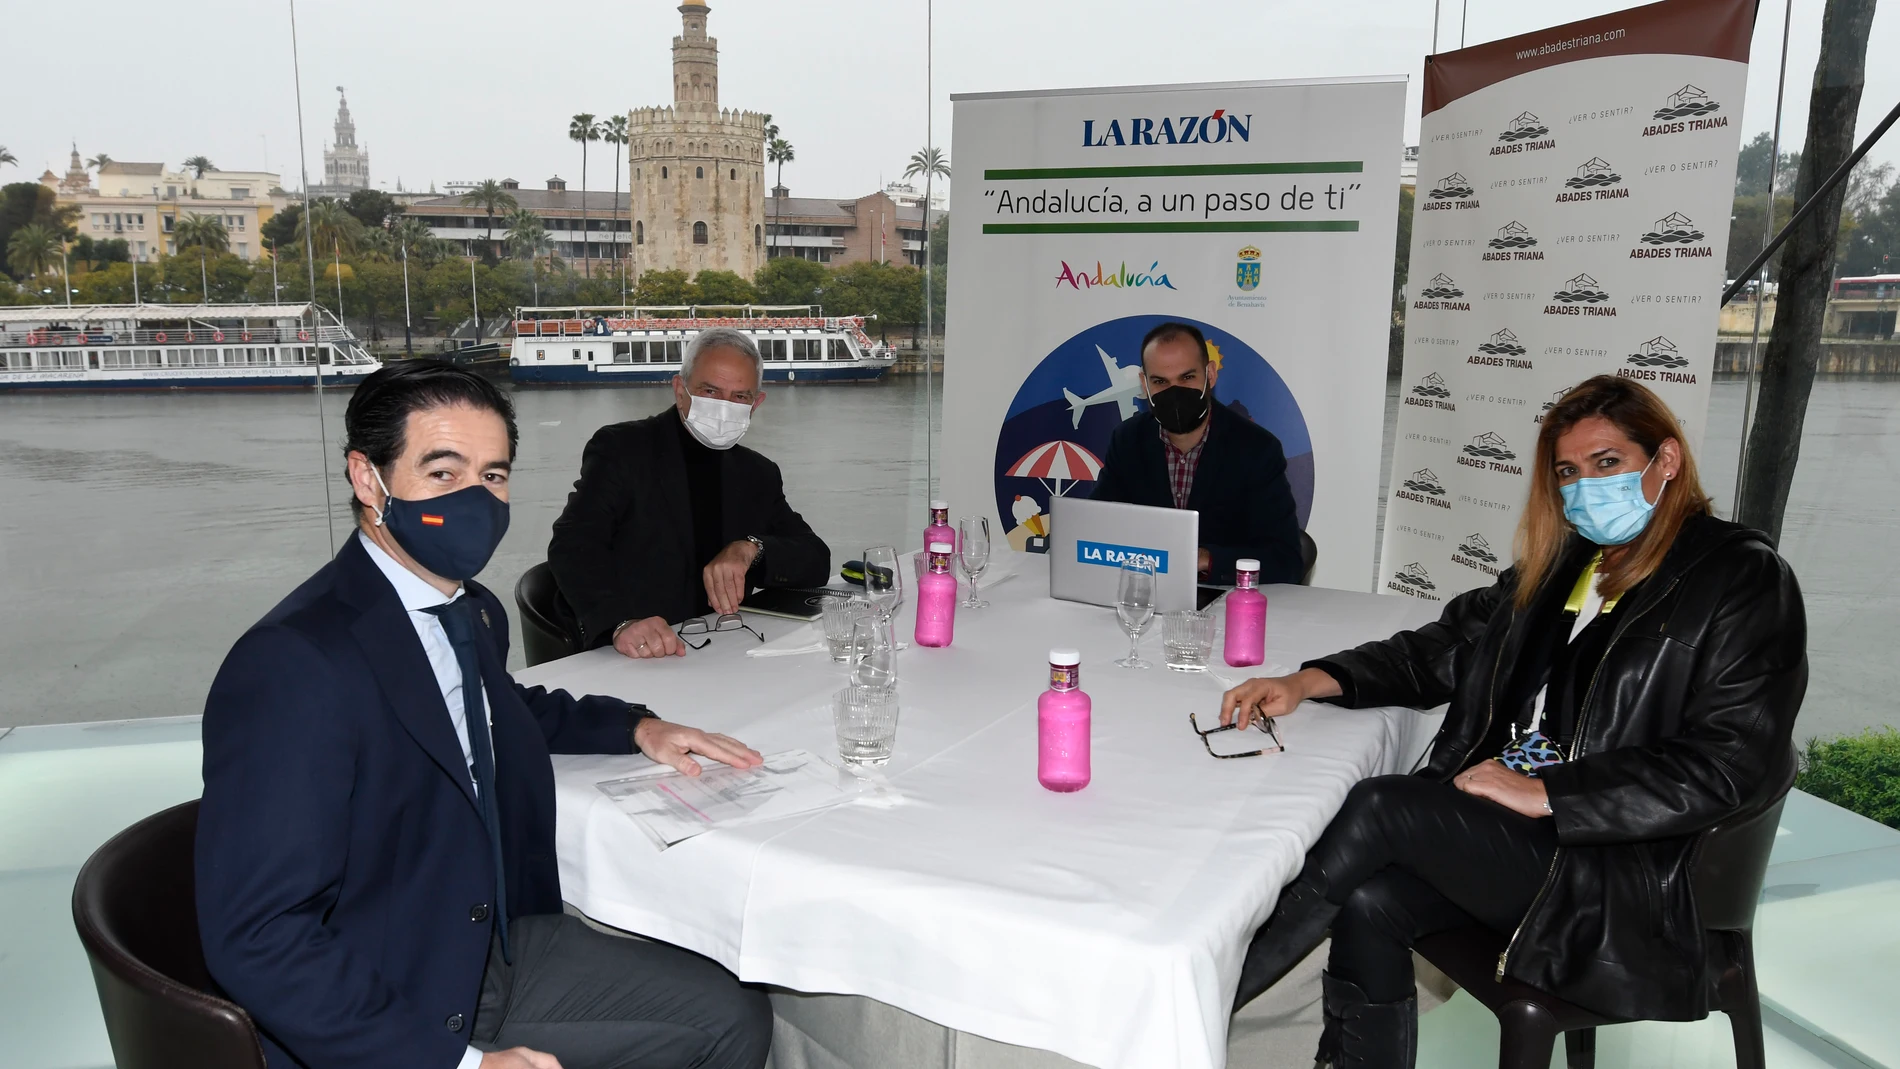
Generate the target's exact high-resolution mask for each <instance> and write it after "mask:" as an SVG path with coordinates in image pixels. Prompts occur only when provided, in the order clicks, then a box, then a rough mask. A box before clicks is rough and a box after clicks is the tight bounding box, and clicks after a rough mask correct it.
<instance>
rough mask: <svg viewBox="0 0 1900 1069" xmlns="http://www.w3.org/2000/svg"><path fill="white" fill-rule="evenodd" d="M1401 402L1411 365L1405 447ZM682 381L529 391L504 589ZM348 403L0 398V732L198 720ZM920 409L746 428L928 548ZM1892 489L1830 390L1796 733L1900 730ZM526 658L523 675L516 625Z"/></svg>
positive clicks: (840, 531) (1894, 410)
mask: <svg viewBox="0 0 1900 1069" xmlns="http://www.w3.org/2000/svg"><path fill="white" fill-rule="evenodd" d="M1397 396H1398V383H1397V381H1396V380H1394V381H1393V382H1392V383H1391V384H1390V385H1389V388H1388V396H1387V406H1386V412H1387V414H1386V442H1387V445H1388V447H1389V446H1390V443H1391V440H1392V433H1393V430H1392V428H1393V426H1394V422H1395V418H1396V408H1397ZM670 397H671V395H670V393H669V392H668V391H667V390H666V389H665V388H638V387H619V388H613V387H605V388H599V389H564V390H555V389H532V390H522V391H519V392H517V393H516V394H515V403H516V405H517V407H518V418H519V422H520V427H521V447H520V452H519V455H518V458H517V461H516V468H515V475H514V478H513V480H512V485H513V489H512V500H513V502H514V505H513V521H512V524H511V526H510V529H509V532H508V536H507V538H506V539H505V540H504V541H503V543H502V546H501V548H500V550H499V551H498V552H497V554H496V556H495V560H494V562H493V563H491V564H490V565H489V567H488V569H487V571H486V572H485V573H484V574H483V575H482V577H481V578H482V580H483V581H484V582H485V583H487V584H488V585H489V586H491V587H492V588H494V589H495V590H496V592H497V593H499V594H501V596H502V597H503V600H504V601H505V602H508V603H509V604H511V605H512V598H511V592H512V589H513V585H514V581H515V578H516V577H517V576H519V575H520V574H521V572H522V571H524V570H525V569H526V568H528V567H529V566H530V565H532V564H534V563H535V562H537V561H539V560H541V559H543V557H544V556H545V553H546V549H547V540H548V532H549V529H550V527H551V526H552V524H553V521H554V519H555V517H556V516H557V515H559V513H560V510H561V507H562V505H563V504H564V502H565V500H566V495H567V491H568V490H569V489H570V488H571V486H572V483H573V480H574V477H575V474H576V473H577V471H578V469H579V462H580V454H581V449H582V447H583V446H584V445H585V444H586V442H587V439H588V437H589V436H590V435H591V434H592V433H593V431H594V430H595V429H596V428H598V427H599V426H601V425H602V424H605V423H611V422H615V421H618V420H624V419H633V418H638V417H641V416H645V415H649V414H651V413H653V412H656V411H659V410H660V409H661V408H662V407H664V406H665V405H666V404H668V403H670ZM346 399H347V394H346V393H343V392H337V391H328V392H326V394H325V396H324V398H323V404H324V406H325V418H324V419H323V421H322V422H321V424H320V423H319V421H318V419H317V398H316V397H315V396H314V395H312V394H309V393H258V394H192V393H176V394H159V395H122V396H110V395H104V394H48V395H42V396H29V395H23V394H4V395H0V606H4V607H5V612H4V614H3V615H0V679H4V680H5V682H6V685H5V686H4V687H0V729H4V728H6V727H10V726H14V725H20V724H44V723H63V722H73V721H91V720H115V719H123V718H127V717H147V716H172V715H177V714H181V713H195V712H198V711H199V710H200V708H201V706H202V703H203V700H204V694H205V690H206V687H207V686H208V685H209V683H210V680H211V677H212V675H213V674H214V673H215V672H216V670H217V665H218V663H219V661H220V660H221V659H222V657H223V656H224V653H225V651H226V650H227V649H229V647H230V645H231V643H232V641H233V640H234V639H235V638H236V637H237V636H238V635H239V634H240V633H241V632H242V631H243V630H244V629H245V627H247V626H248V625H249V624H250V623H251V622H252V621H254V620H256V619H257V618H258V617H259V616H260V615H262V614H263V613H264V612H265V611H266V610H268V609H269V608H270V606H271V605H272V604H274V603H275V602H276V601H277V600H278V599H280V598H281V597H282V596H283V595H284V594H285V593H286V592H288V591H289V590H290V589H291V588H292V587H294V586H295V585H296V584H297V583H298V582H299V581H301V580H302V579H304V578H305V577H306V576H308V575H309V574H310V573H311V572H312V571H314V570H315V569H316V568H317V567H319V566H320V565H321V564H322V563H323V561H324V560H326V559H327V558H328V556H329V554H330V553H331V537H332V530H334V533H335V536H336V537H338V538H341V537H344V536H345V535H347V534H348V532H349V531H350V530H351V527H350V523H351V520H350V516H349V511H348V496H347V495H348V490H347V488H346V486H345V484H344V482H343V477H342V467H341V463H340V452H339V451H338V449H337V436H338V434H339V432H340V430H341V425H342V405H343V403H344V402H345V401H346ZM1740 408H1741V388H1740V385H1739V384H1737V383H1731V382H1718V383H1717V384H1716V385H1715V388H1714V393H1713V396H1712V399H1711V408H1710V427H1711V430H1710V432H1709V435H1708V441H1707V442H1705V443H1704V447H1703V450H1702V453H1701V456H1700V460H1701V463H1702V470H1703V473H1704V478H1705V481H1706V484H1707V486H1708V487H1709V488H1710V490H1711V491H1713V492H1714V493H1715V495H1716V497H1717V499H1718V506H1719V507H1721V508H1724V509H1725V508H1726V507H1727V506H1728V504H1729V496H1730V495H1729V491H1730V488H1731V487H1732V485H1733V482H1734V471H1735V449H1736V441H1737V425H1738V422H1739V416H1740ZM925 412H926V403H925V397H924V385H923V382H922V381H921V380H920V379H917V378H914V377H903V378H891V379H889V380H887V381H885V382H881V383H877V384H871V385H859V386H849V385H840V386H815V385H814V386H798V387H793V388H781V389H774V390H772V391H771V393H770V397H769V399H768V401H767V403H766V405H765V406H764V407H763V408H762V409H761V410H760V413H759V416H758V418H757V419H756V420H755V422H754V424H753V429H752V431H751V432H750V433H749V434H748V436H747V438H746V444H747V445H750V446H752V447H753V448H756V449H758V450H760V451H761V452H763V453H765V454H766V455H767V456H769V457H771V458H772V459H774V460H776V461H777V462H778V464H779V466H780V468H781V469H782V470H783V472H784V475H785V485H786V490H787V493H788V495H789V497H790V499H791V502H792V505H793V507H794V508H797V509H798V510H799V511H800V512H801V513H803V514H804V516H805V517H806V519H807V520H809V521H810V522H811V524H812V526H813V527H814V528H815V529H817V531H818V533H819V534H820V535H822V536H823V537H824V538H825V540H826V541H827V542H828V543H829V544H830V545H831V547H832V556H833V559H834V562H835V561H842V560H844V559H847V558H848V557H853V556H856V555H857V553H858V551H859V550H860V549H861V548H862V547H864V546H866V545H877V544H881V543H889V544H893V545H898V546H909V545H910V544H911V543H912V542H914V541H915V540H916V537H917V532H918V531H919V530H920V529H921V528H922V526H923V522H922V521H923V518H924V514H925V512H924V509H925V498H926V494H927V491H926V490H925V464H924V457H925V423H924V414H925ZM319 426H322V427H323V439H324V442H327V453H328V456H329V459H330V472H329V476H328V480H327V482H326V478H325V474H324V471H323V465H322V461H323V458H324V456H325V454H326V448H325V445H324V444H321V443H320V440H319V438H320V436H319ZM942 455H943V453H942V447H941V443H939V449H938V456H939V457H941V456H942ZM1386 475H1389V472H1383V473H1382V485H1381V493H1380V498H1381V500H1383V498H1384V490H1383V479H1384V477H1385V476H1386ZM326 485H327V486H328V488H329V490H330V497H331V500H330V501H329V502H328V504H327V505H326V502H325V488H326ZM1896 485H1900V382H1895V381H1892V380H1882V381H1851V380H1831V381H1823V382H1821V383H1818V384H1817V385H1816V388H1815V392H1814V399H1813V402H1812V404H1811V405H1810V408H1809V413H1808V419H1807V425H1806V431H1805V435H1804V439H1803V445H1802V457H1801V467H1800V473H1799V475H1798V477H1797V479H1796V482H1795V486H1794V491H1793V495H1792V499H1791V501H1790V504H1789V508H1788V518H1787V522H1786V527H1785V530H1784V533H1783V551H1784V553H1785V554H1786V555H1787V557H1788V559H1789V560H1790V561H1791V562H1792V563H1793V564H1794V567H1795V571H1796V574H1797V575H1799V576H1800V578H1801V582H1802V586H1803V588H1804V591H1805V593H1806V596H1807V606H1808V613H1809V628H1810V646H1809V648H1810V657H1811V661H1812V670H1813V681H1812V683H1811V685H1810V688H1809V692H1808V700H1807V703H1806V706H1805V707H1804V711H1803V713H1802V717H1801V723H1800V726H1799V728H1798V729H1797V730H1798V734H1800V735H1802V736H1806V735H1814V734H1821V735H1831V734H1836V733H1840V732H1846V731H1855V730H1859V729H1860V728H1862V727H1864V726H1867V725H1870V724H1900V712H1896V710H1895V706H1894V697H1893V696H1894V695H1895V694H1896V693H1897V692H1900V659H1897V658H1896V657H1895V655H1894V647H1895V645H1896V642H1900V558H1897V557H1896V555H1895V554H1894V553H1893V548H1894V546H1895V545H1896V542H1897V541H1900V539H1897V538H1896V534H1895V532H1896V530H1900V503H1897V502H1900V498H1897V497H1896V493H1895V487H1896ZM326 508H327V509H328V516H329V517H330V518H331V519H332V520H333V523H326ZM1370 580H1371V574H1370V571H1368V575H1367V581H1368V583H1370ZM515 650H516V652H515V654H514V658H513V659H514V662H515V666H516V667H519V665H520V653H519V650H520V643H519V631H518V625H517V641H516V643H515Z"/></svg>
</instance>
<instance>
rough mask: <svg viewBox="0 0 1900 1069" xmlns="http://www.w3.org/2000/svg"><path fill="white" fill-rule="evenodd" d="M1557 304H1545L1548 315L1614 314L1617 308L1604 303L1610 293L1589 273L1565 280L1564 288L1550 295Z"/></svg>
mask: <svg viewBox="0 0 1900 1069" xmlns="http://www.w3.org/2000/svg"><path fill="white" fill-rule="evenodd" d="M1550 299H1551V300H1553V301H1556V302H1557V303H1556V304H1547V305H1545V306H1544V314H1545V315H1547V316H1574V315H1591V316H1613V315H1615V314H1616V309H1614V308H1612V307H1610V306H1609V305H1606V304H1604V303H1603V302H1605V301H1607V300H1609V299H1610V295H1609V293H1608V292H1607V291H1605V290H1604V288H1603V286H1602V284H1601V283H1599V282H1597V280H1596V279H1594V278H1591V277H1590V276H1589V275H1577V276H1576V277H1574V278H1571V279H1568V280H1567V281H1565V282H1564V286H1563V288H1562V289H1560V290H1558V291H1557V292H1556V293H1553V294H1551V295H1550Z"/></svg>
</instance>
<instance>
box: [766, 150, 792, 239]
mask: <svg viewBox="0 0 1900 1069" xmlns="http://www.w3.org/2000/svg"><path fill="white" fill-rule="evenodd" d="M774 129H777V128H776V127H774ZM765 158H766V159H768V160H770V161H772V162H773V163H776V164H778V180H777V181H775V182H773V183H772V196H773V198H774V200H775V208H774V210H773V212H772V247H773V248H775V249H776V248H778V232H779V231H780V230H781V229H783V227H782V226H781V225H780V223H779V217H781V216H783V215H784V214H785V198H784V197H783V196H781V195H780V194H779V190H781V189H784V188H785V165H786V164H788V163H790V162H792V160H793V158H794V157H793V154H792V143H791V142H790V141H787V140H785V139H784V138H782V137H775V138H773V139H772V143H771V144H769V145H767V146H766V147H765Z"/></svg>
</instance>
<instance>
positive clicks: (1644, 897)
mask: <svg viewBox="0 0 1900 1069" xmlns="http://www.w3.org/2000/svg"><path fill="white" fill-rule="evenodd" d="M1595 549H1596V547H1595V546H1594V545H1592V544H1591V543H1589V542H1586V541H1584V540H1583V539H1581V538H1577V537H1575V536H1573V537H1572V539H1571V542H1570V544H1569V545H1568V546H1566V547H1565V551H1564V553H1563V556H1562V558H1561V560H1560V562H1559V564H1558V565H1557V567H1555V568H1554V569H1552V572H1551V575H1550V577H1549V578H1548V579H1547V581H1546V582H1545V583H1544V585H1543V587H1542V588H1541V589H1540V591H1539V593H1538V595H1537V597H1536V599H1535V600H1534V601H1533V602H1532V604H1531V606H1530V607H1529V608H1527V609H1524V610H1517V609H1516V608H1515V607H1514V605H1513V600H1512V599H1513V597H1514V595H1515V592H1516V572H1515V569H1511V570H1507V571H1505V572H1504V574H1503V575H1501V576H1500V577H1499V578H1498V581H1497V582H1496V583H1495V584H1494V585H1492V586H1490V587H1487V588H1484V589H1480V590H1473V591H1469V592H1467V593H1465V594H1462V595H1460V596H1458V597H1457V598H1454V599H1453V600H1452V601H1451V602H1450V603H1448V604H1447V605H1446V606H1445V612H1444V615H1443V616H1441V617H1440V618H1439V619H1438V621H1437V622H1435V623H1432V624H1427V625H1426V626H1424V627H1421V628H1419V629H1418V630H1416V631H1407V632H1404V633H1402V634H1398V635H1394V636H1393V637H1391V638H1389V639H1386V640H1385V641H1383V642H1372V643H1367V644H1366V645H1363V646H1360V647H1359V648H1358V649H1354V650H1349V651H1347V652H1344V653H1338V654H1334V655H1333V656H1331V657H1326V658H1323V659H1322V660H1320V661H1316V662H1312V666H1314V667H1320V668H1324V669H1326V670H1327V671H1328V672H1329V674H1331V675H1333V676H1334V677H1335V678H1337V679H1339V680H1340V681H1341V685H1342V688H1343V690H1344V694H1343V695H1342V696H1341V697H1340V698H1337V699H1333V701H1334V702H1336V703H1337V704H1342V705H1347V706H1352V707H1364V706H1381V705H1406V706H1413V707H1416V708H1421V709H1423V708H1430V707H1433V706H1437V705H1440V704H1444V703H1450V708H1449V710H1448V711H1447V713H1446V715H1445V723H1444V727H1443V728H1442V729H1441V730H1440V731H1439V733H1438V737H1437V739H1436V740H1435V741H1434V742H1433V744H1432V749H1431V756H1430V759H1429V760H1428V761H1427V763H1426V765H1425V767H1424V768H1423V769H1422V770H1421V771H1420V773H1419V774H1420V775H1425V776H1432V777H1435V778H1438V779H1441V780H1449V779H1450V778H1451V777H1452V776H1455V775H1456V774H1457V773H1459V772H1460V771H1462V770H1464V769H1466V768H1469V767H1471V766H1472V765H1474V764H1477V763H1478V762H1480V761H1483V760H1486V759H1488V758H1491V757H1493V756H1495V755H1496V754H1497V752H1498V750H1499V748H1500V747H1501V746H1502V745H1503V743H1504V741H1505V739H1506V737H1507V736H1506V731H1507V729H1508V724H1509V721H1510V719H1511V716H1512V715H1513V713H1514V712H1515V710H1512V709H1506V708H1505V707H1504V706H1505V702H1506V698H1505V695H1506V694H1508V693H1511V691H1510V689H1509V686H1508V682H1509V674H1510V672H1511V669H1512V667H1513V665H1514V664H1515V663H1516V661H1517V660H1518V656H1517V655H1518V652H1519V650H1520V648H1521V646H1522V643H1523V640H1524V634H1525V631H1526V630H1527V621H1528V620H1530V619H1535V618H1537V617H1536V614H1539V613H1556V612H1559V611H1561V609H1562V605H1563V603H1564V600H1565V598H1566V597H1567V596H1568V594H1569V592H1570V590H1571V587H1572V586H1573V585H1574V583H1575V581H1576V576H1577V574H1578V573H1579V571H1580V570H1581V569H1582V568H1583V566H1584V564H1585V563H1587V561H1588V559H1589V555H1590V554H1591V553H1592V552H1594V551H1595ZM1807 683H1808V664H1807V618H1806V613H1805V611H1804V609H1803V606H1802V601H1801V591H1800V588H1799V587H1798V586H1797V585H1796V584H1795V579H1794V574H1793V573H1792V572H1791V571H1790V570H1789V568H1788V565H1787V563H1786V562H1785V561H1783V560H1782V559H1781V557H1780V556H1778V555H1777V554H1776V553H1775V550H1774V548H1773V547H1772V546H1771V545H1770V544H1769V542H1768V539H1767V536H1765V535H1763V534H1761V533H1759V532H1756V531H1751V530H1749V529H1747V528H1744V527H1740V526H1738V525H1736V524H1733V523H1728V522H1726V521H1724V520H1718V519H1715V518H1714V517H1707V516H1703V517H1695V518H1692V519H1690V520H1689V521H1687V522H1686V523H1685V524H1684V525H1683V528H1682V530H1681V532H1680V533H1679V534H1678V535H1677V538H1676V543H1675V545H1674V546H1672V547H1671V548H1670V550H1669V553H1668V555H1667V556H1666V557H1665V558H1664V560H1663V563H1662V565H1661V567H1659V568H1658V569H1657V571H1656V573H1655V574H1654V575H1652V576H1651V577H1650V578H1649V579H1648V580H1647V581H1646V582H1644V583H1642V584H1640V585H1639V586H1638V587H1637V588H1636V589H1635V590H1633V591H1632V592H1631V594H1630V596H1629V597H1627V598H1625V599H1624V600H1623V602H1622V603H1621V604H1618V605H1617V606H1616V609H1615V613H1614V631H1613V632H1612V633H1611V638H1610V641H1609V645H1608V647H1607V649H1606V650H1605V652H1604V656H1603V661H1602V664H1601V666H1600V667H1599V668H1598V669H1597V672H1596V674H1595V677H1594V678H1593V679H1592V680H1591V682H1590V684H1589V687H1588V689H1587V690H1586V691H1585V693H1584V696H1583V699H1582V703H1581V706H1580V708H1579V709H1578V712H1577V722H1576V723H1577V726H1576V731H1575V736H1574V738H1573V739H1572V741H1571V746H1570V750H1569V752H1568V753H1566V754H1565V757H1566V761H1565V763H1564V764H1562V765H1560V766H1555V767H1552V768H1549V769H1546V770H1545V772H1544V774H1543V780H1544V783H1545V785H1546V788H1547V790H1548V791H1549V795H1550V805H1551V809H1552V812H1553V813H1554V819H1555V820H1556V827H1557V842H1558V849H1557V853H1556V856H1555V858H1554V859H1553V860H1552V862H1551V866H1550V871H1549V873H1548V874H1547V875H1546V877H1545V879H1544V883H1543V889H1542V890H1541V891H1540V892H1539V893H1538V895H1537V897H1536V898H1535V899H1534V900H1533V901H1532V903H1531V906H1530V909H1529V911H1528V912H1527V913H1526V914H1525V916H1524V920H1523V922H1522V923H1521V924H1520V925H1519V927H1518V930H1517V931H1516V933H1515V934H1513V936H1512V937H1511V943H1510V946H1509V948H1508V949H1507V950H1506V951H1505V952H1504V954H1503V955H1502V956H1501V957H1500V959H1499V963H1498V966H1499V971H1500V973H1501V974H1504V975H1509V976H1510V977H1512V978H1513V979H1516V980H1520V981H1523V982H1525V983H1529V984H1534V985H1536V986H1537V987H1540V988H1543V989H1544V990H1547V991H1550V992H1553V993H1555V994H1557V995H1559V996H1561V997H1563V998H1565V999H1568V1000H1569V1001H1571V1002H1574V1003H1576V1004H1578V1005H1580V1006H1584V1007H1587V1008H1589V1009H1593V1010H1597V1011H1599V1012H1602V1013H1606V1014H1615V1015H1619V1016H1625V1017H1641V1018H1648V1019H1656V1020H1694V1019H1699V1018H1701V1017H1703V1016H1705V1015H1706V1014H1707V1013H1708V1007H1709V989H1708V984H1707V978H1706V977H1705V971H1706V970H1705V960H1706V958H1705V954H1706V948H1705V947H1704V945H1703V942H1704V937H1703V931H1702V926H1701V924H1700V923H1699V921H1698V918H1697V915H1696V904H1695V900H1694V896H1693V895H1692V893H1691V888H1690V885H1689V877H1690V873H1691V871H1692V868H1693V864H1694V860H1695V856H1696V852H1697V849H1698V847H1699V845H1700V839H1701V836H1700V833H1701V832H1702V831H1704V830H1706V829H1707V828H1708V827H1709V826H1710V825H1713V824H1715V823H1716V822H1717V821H1720V820H1722V819H1724V818H1727V817H1730V816H1733V815H1735V814H1737V813H1745V812H1749V811H1751V810H1755V809H1759V808H1761V807H1762V806H1764V805H1767V804H1770V803H1772V802H1773V801H1774V798H1773V797H1772V796H1773V795H1774V794H1775V793H1776V792H1777V790H1778V788H1779V786H1780V785H1781V784H1783V783H1785V782H1786V772H1787V769H1788V762H1790V761H1792V760H1793V754H1792V749H1791V746H1790V734H1791V732H1792V731H1793V729H1794V720H1795V714H1796V713H1797V712H1798V711H1799V710H1800V708H1801V698H1802V695H1803V694H1804V693H1805V692H1806V690H1807Z"/></svg>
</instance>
